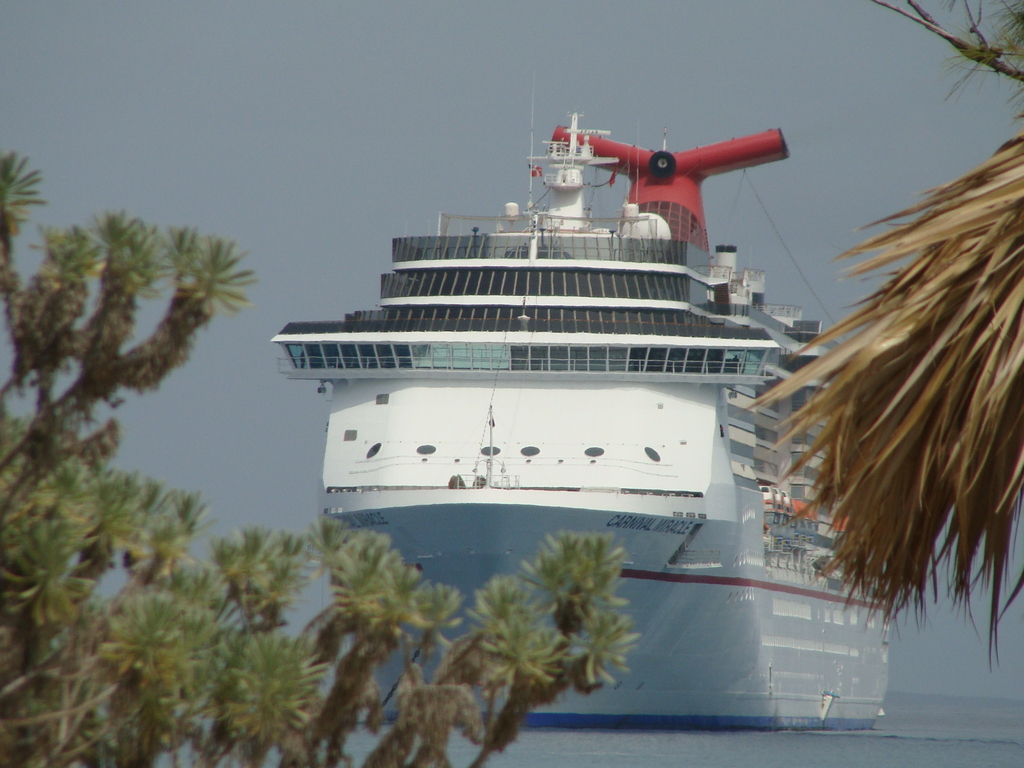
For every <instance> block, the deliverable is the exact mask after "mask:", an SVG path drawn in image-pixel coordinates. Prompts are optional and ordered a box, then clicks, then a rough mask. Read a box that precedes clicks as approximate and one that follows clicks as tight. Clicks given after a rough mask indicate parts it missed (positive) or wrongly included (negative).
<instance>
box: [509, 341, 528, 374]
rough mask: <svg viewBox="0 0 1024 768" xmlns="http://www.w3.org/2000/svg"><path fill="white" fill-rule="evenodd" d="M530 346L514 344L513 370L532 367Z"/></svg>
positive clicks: (512, 350) (512, 351)
mask: <svg viewBox="0 0 1024 768" xmlns="http://www.w3.org/2000/svg"><path fill="white" fill-rule="evenodd" d="M529 352H530V348H529V347H525V346H523V347H520V346H514V347H512V349H511V353H512V370H513V371H525V370H528V369H529V367H530V363H529V360H530V358H529Z"/></svg>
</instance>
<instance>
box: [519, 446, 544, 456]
mask: <svg viewBox="0 0 1024 768" xmlns="http://www.w3.org/2000/svg"><path fill="white" fill-rule="evenodd" d="M519 452H520V453H521V454H523V456H536V455H537V454H538V453H540V448H538V447H537V446H535V445H527V446H524V447H523V448H522V449H521V450H520V451H519Z"/></svg>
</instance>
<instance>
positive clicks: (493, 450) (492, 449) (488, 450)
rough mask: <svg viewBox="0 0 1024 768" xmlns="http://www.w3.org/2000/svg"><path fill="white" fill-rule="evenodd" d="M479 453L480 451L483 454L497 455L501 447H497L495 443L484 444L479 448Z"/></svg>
mask: <svg viewBox="0 0 1024 768" xmlns="http://www.w3.org/2000/svg"><path fill="white" fill-rule="evenodd" d="M480 453H482V454H483V455H484V456H497V455H498V454H499V453H501V448H499V447H498V446H496V445H485V446H484V447H483V448H481V449H480Z"/></svg>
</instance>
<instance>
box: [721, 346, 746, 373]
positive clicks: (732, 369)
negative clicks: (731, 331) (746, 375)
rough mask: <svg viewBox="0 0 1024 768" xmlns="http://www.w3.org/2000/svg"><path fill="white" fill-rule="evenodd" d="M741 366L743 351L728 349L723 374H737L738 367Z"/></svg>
mask: <svg viewBox="0 0 1024 768" xmlns="http://www.w3.org/2000/svg"><path fill="white" fill-rule="evenodd" d="M742 364H743V350H742V349H728V350H726V352H725V365H724V368H723V369H722V370H723V372H724V373H739V372H740V366H741V365H742Z"/></svg>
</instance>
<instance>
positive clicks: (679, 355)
mask: <svg viewBox="0 0 1024 768" xmlns="http://www.w3.org/2000/svg"><path fill="white" fill-rule="evenodd" d="M685 361H686V350H685V349H683V348H682V347H673V348H672V349H670V350H669V351H668V360H667V362H666V363H665V370H666V371H668V372H669V373H683V372H684V370H685V365H686V362H685Z"/></svg>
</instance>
